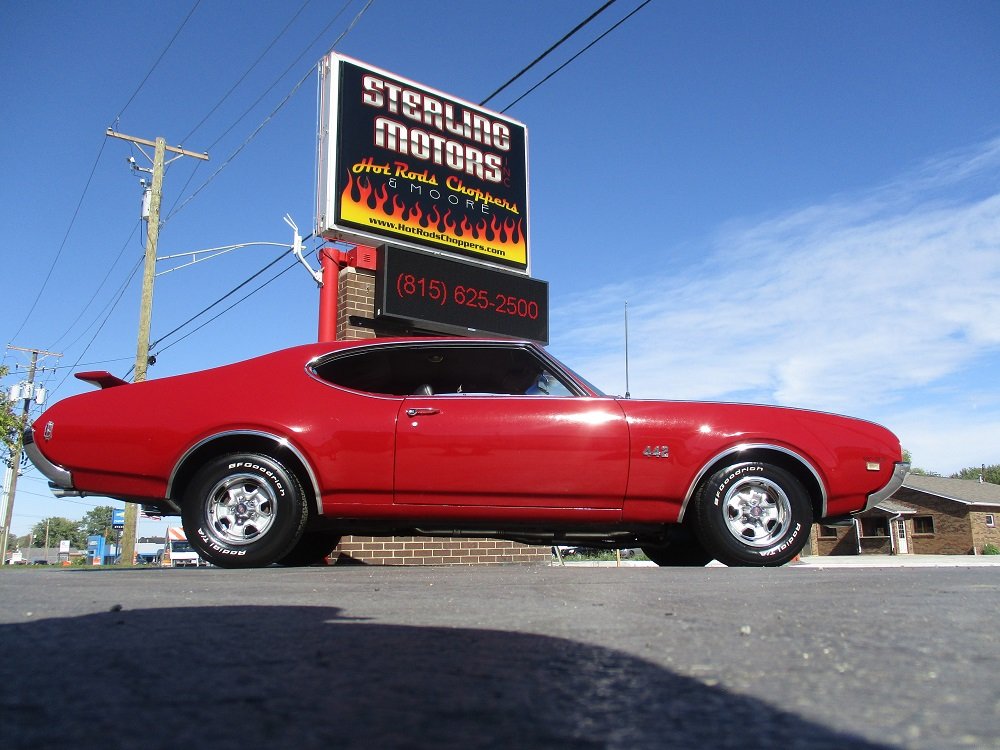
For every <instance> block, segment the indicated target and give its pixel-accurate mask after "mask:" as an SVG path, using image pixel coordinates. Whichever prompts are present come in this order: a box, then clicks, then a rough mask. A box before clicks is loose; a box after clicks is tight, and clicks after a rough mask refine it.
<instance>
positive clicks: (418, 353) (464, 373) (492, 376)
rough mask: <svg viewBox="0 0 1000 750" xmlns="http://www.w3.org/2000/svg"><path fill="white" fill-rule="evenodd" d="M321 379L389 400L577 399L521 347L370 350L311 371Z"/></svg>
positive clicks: (336, 358)
mask: <svg viewBox="0 0 1000 750" xmlns="http://www.w3.org/2000/svg"><path fill="white" fill-rule="evenodd" d="M313 372H314V373H315V374H316V376H317V377H319V378H320V379H322V380H325V381H327V382H330V383H332V384H334V385H338V386H341V387H344V388H350V389H352V390H356V391H364V392H368V393H375V394H380V395H389V396H412V395H420V396H431V395H441V396H443V395H456V396H461V395H497V396H523V395H529V396H575V395H577V394H576V392H575V391H574V390H573V388H572V387H571V386H570V385H569V384H568V383H567V382H564V381H563V380H562V379H561V378H560V377H559V376H557V375H556V374H555V373H553V372H551V371H550V370H549V369H546V365H545V362H544V361H542V360H541V359H539V358H538V357H537V356H536V355H535V354H534V353H533V352H532V351H530V350H529V349H527V348H525V347H523V346H498V345H482V344H479V345H477V344H468V345H466V344H429V345H422V346H421V345H407V344H401V345H398V346H385V347H374V346H373V347H372V348H371V349H366V350H354V351H351V352H349V353H346V354H343V355H336V354H335V355H333V356H331V357H330V358H329V359H327V360H325V361H320V362H319V363H317V364H315V365H314V366H313Z"/></svg>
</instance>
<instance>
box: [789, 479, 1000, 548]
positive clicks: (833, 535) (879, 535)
mask: <svg viewBox="0 0 1000 750" xmlns="http://www.w3.org/2000/svg"><path fill="white" fill-rule="evenodd" d="M998 522H1000V485H996V484H990V483H989V482H977V481H971V480H967V479H947V478H945V477H930V476H922V475H918V474H909V475H907V477H906V480H905V481H904V482H903V486H902V487H900V488H899V489H898V490H897V491H896V493H895V494H894V495H893V496H892V498H891V499H889V500H885V501H883V502H881V503H879V504H878V505H877V506H876V507H875V508H872V509H871V510H869V511H867V512H865V513H862V514H861V515H860V516H858V517H857V519H856V520H855V522H854V523H853V524H852V525H849V526H825V525H820V524H814V525H813V529H812V534H811V535H810V539H809V543H808V545H807V547H806V550H805V552H808V553H809V554H813V555H865V554H882V555H899V554H904V555H905V554H917V555H971V554H981V553H982V551H983V547H984V546H986V545H989V544H992V545H994V546H995V547H998V548H1000V526H998Z"/></svg>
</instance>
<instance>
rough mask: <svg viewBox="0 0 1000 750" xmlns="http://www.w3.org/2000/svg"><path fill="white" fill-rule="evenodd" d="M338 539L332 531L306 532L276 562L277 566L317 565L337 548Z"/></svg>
mask: <svg viewBox="0 0 1000 750" xmlns="http://www.w3.org/2000/svg"><path fill="white" fill-rule="evenodd" d="M340 538H341V537H340V534H338V533H336V532H334V531H307V532H305V533H304V534H303V535H302V536H301V537H300V538H299V541H297V542H296V543H295V546H294V547H292V549H291V551H290V552H289V553H288V554H287V555H285V556H284V557H282V558H281V559H280V560H278V565H289V566H295V567H301V566H305V565H319V564H321V563H323V562H324V561H325V560H326V558H327V557H328V556H329V555H330V553H331V552H333V551H334V550H335V549H336V548H337V545H338V544H340Z"/></svg>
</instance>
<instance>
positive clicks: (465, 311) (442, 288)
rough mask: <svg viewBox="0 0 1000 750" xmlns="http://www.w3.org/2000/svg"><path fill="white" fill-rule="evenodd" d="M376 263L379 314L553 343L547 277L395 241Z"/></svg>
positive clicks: (420, 323) (381, 251)
mask: <svg viewBox="0 0 1000 750" xmlns="http://www.w3.org/2000/svg"><path fill="white" fill-rule="evenodd" d="M377 268H378V271H377V277H376V289H377V290H378V292H377V294H378V297H377V299H376V306H375V315H376V317H378V318H391V319H396V320H402V321H405V322H407V323H409V324H412V325H414V326H416V327H420V328H426V329H428V330H432V331H441V332H445V333H458V334H462V335H468V334H469V333H470V332H481V333H488V334H497V335H499V336H505V337H509V338H516V339H528V340H530V341H538V342H541V343H543V344H544V343H548V340H549V285H548V282H546V281H540V280H538V279H532V278H530V277H528V276H524V275H522V274H518V273H510V272H507V271H501V270H500V269H495V268H488V267H486V266H482V265H478V264H475V263H466V262H463V261H460V260H455V259H452V258H445V257H442V256H438V255H432V254H430V253H425V252H420V251H417V250H409V249H404V248H401V247H394V246H391V245H383V246H382V247H380V248H379V255H378V266H377Z"/></svg>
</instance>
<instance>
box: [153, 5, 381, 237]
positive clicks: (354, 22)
mask: <svg viewBox="0 0 1000 750" xmlns="http://www.w3.org/2000/svg"><path fill="white" fill-rule="evenodd" d="M352 1H353V0H347V2H346V3H345V4H344V5H343V6H342V7H341V9H340V10H339V11H338V12H337V14H336V15H335V16H334V17H333V18H332V19H330V22H329V23H328V24H327V25H326V26H324V27H323V30H322V31H320V32H319V34H317V35H316V36H315V37H313V39H312V40H311V41H310V42H309V43H308V44H307V45H306V46H305V47H304V48H303V50H302V52H301V53H300V54H299V56H298V57H296V58H295V59H294V60H293V61H292V62H291V64H290V65H289V66H288V67H286V68H285V69H284V71H282V73H281V75H279V76H278V77H277V78H276V79H275V80H274V82H273V83H272V84H271V85H270V86H268V87H267V88H266V89H265V90H264V93H262V94H261V95H260V96H259V97H257V99H256V100H255V101H254V102H253V104H251V105H250V106H249V107H247V108H246V109H245V110H244V111H243V114H241V115H240V116H239V117H237V118H236V120H235V121H234V122H233V124H232V125H230V126H229V127H228V128H226V130H225V132H223V133H222V135H220V136H219V137H218V138H216V139H215V141H213V142H212V144H211V145H210V146H209V150H212V149H214V148H215V146H216V145H217V144H218V143H219V141H221V140H222V139H223V138H225V137H226V136H227V135H229V133H230V132H231V131H232V130H233V128H235V127H236V126H237V125H238V124H239V123H240V122H242V121H243V118H245V117H246V116H247V115H248V114H250V112H252V111H253V109H254V108H255V107H256V106H257V105H258V104H259V103H260V102H261V100H263V99H264V97H265V96H267V95H268V94H269V93H271V90H272V89H273V88H274V87H275V86H277V85H278V83H279V82H280V81H281V80H282V79H283V78H284V77H285V76H286V75H288V73H289V72H290V71H291V70H292V68H294V67H295V66H296V65H298V63H299V60H301V59H302V58H303V57H304V56H305V54H306V53H307V52H308V51H309V50H310V49H311V48H312V46H313V45H314V44H316V42H317V41H319V40H320V39H321V38H322V37H323V35H325V34H326V32H327V31H328V30H329V29H330V27H331V26H333V24H334V23H336V22H337V19H338V18H340V16H341V15H342V14H343V12H344V11H345V10H347V8H348V6H349V5H350V4H351V2H352ZM373 2H374V0H368V2H367V3H366V4H365V6H364V7H363V8H362V9H361V10H360V11H359V12H358V14H357V15H356V16H355V17H354V20H352V21H351V23H350V24H349V25H348V27H347V29H346V30H344V32H342V33H341V35H340V36H339V37H337V39H336V41H335V42H334V46H336V45H337V44H339V43H340V41H341V40H343V38H344V37H345V36H347V34H348V33H350V31H351V30H352V29H353V28H354V27H355V25H357V23H358V21H359V20H360V19H361V16H363V15H364V13H365V11H367V10H368V8H369V7H370V6H371V4H372V3H373ZM315 69H316V66H315V65H312V66H310V68H309V70H308V71H307V72H306V74H305V75H304V76H303V77H302V78H301V79H300V80H299V81H298V82H297V83H296V84H295V85H294V86H293V87H292V90H291V91H290V92H289V93H288V94H287V95H286V96H285V98H284V99H282V100H281V102H280V103H279V104H278V106H277V107H275V108H274V109H273V110H271V112H270V114H268V115H267V117H265V118H264V121H263V122H261V123H260V124H259V125H258V126H257V127H256V128H255V129H254V130H253V132H252V133H250V135H249V136H248V137H247V138H246V140H244V141H243V143H241V144H240V145H239V147H238V148H237V149H236V150H235V151H234V152H233V153H232V154H230V156H229V158H228V159H226V160H225V161H224V162H223V163H222V164H221V165H220V166H219V168H218V169H216V170H215V172H213V173H212V175H211V176H210V177H209V178H208V179H207V180H205V182H203V183H202V184H201V185H200V186H199V187H198V188H197V189H196V190H195V191H194V192H193V193H191V195H189V196H188V197H187V198H185V199H184V201H183V202H182V203H180V204H179V205H178V201H179V200H180V195H183V194H184V191H185V190H186V189H187V186H188V185H189V184H190V183H191V180H192V179H194V174H195V172H194V171H192V173H191V176H190V177H188V180H187V182H185V183H184V186H183V187H182V188H181V190H180V193H179V194H178V198H177V199H176V200H175V201H174V205H173V206H171V207H170V211H169V212H168V213H167V216H166V218H165V219H164V220H163V223H164V224H166V223H167V222H168V221H170V220H171V219H172V218H173V217H174V216H175V215H177V214H178V213H179V212H180V211H181V210H182V209H183V208H184V207H185V206H187V204H188V203H190V202H191V201H192V200H193V199H194V197H195V196H196V195H198V193H200V192H201V191H202V190H204V189H205V188H206V187H208V185H209V183H211V182H212V180H214V179H215V178H216V177H218V176H219V174H220V173H221V172H222V171H223V170H224V169H225V168H226V167H228V166H229V164H230V163H231V162H232V161H233V160H234V159H235V158H236V157H237V156H238V155H239V154H240V153H241V152H242V151H243V149H244V148H246V147H247V146H248V145H249V144H250V142H251V141H252V140H253V139H254V138H256V137H257V135H258V133H260V131H261V130H263V129H264V126H265V125H267V124H268V123H269V122H270V121H271V119H272V118H273V117H274V116H275V115H276V114H277V113H278V112H279V111H280V110H281V109H282V108H283V107H284V106H285V105H286V104H287V103H288V102H289V100H291V98H292V97H293V96H294V95H295V93H296V92H297V91H298V90H299V88H300V87H301V86H302V84H303V83H305V82H306V80H307V79H308V78H309V76H311V75H312V72H313V70H315Z"/></svg>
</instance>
